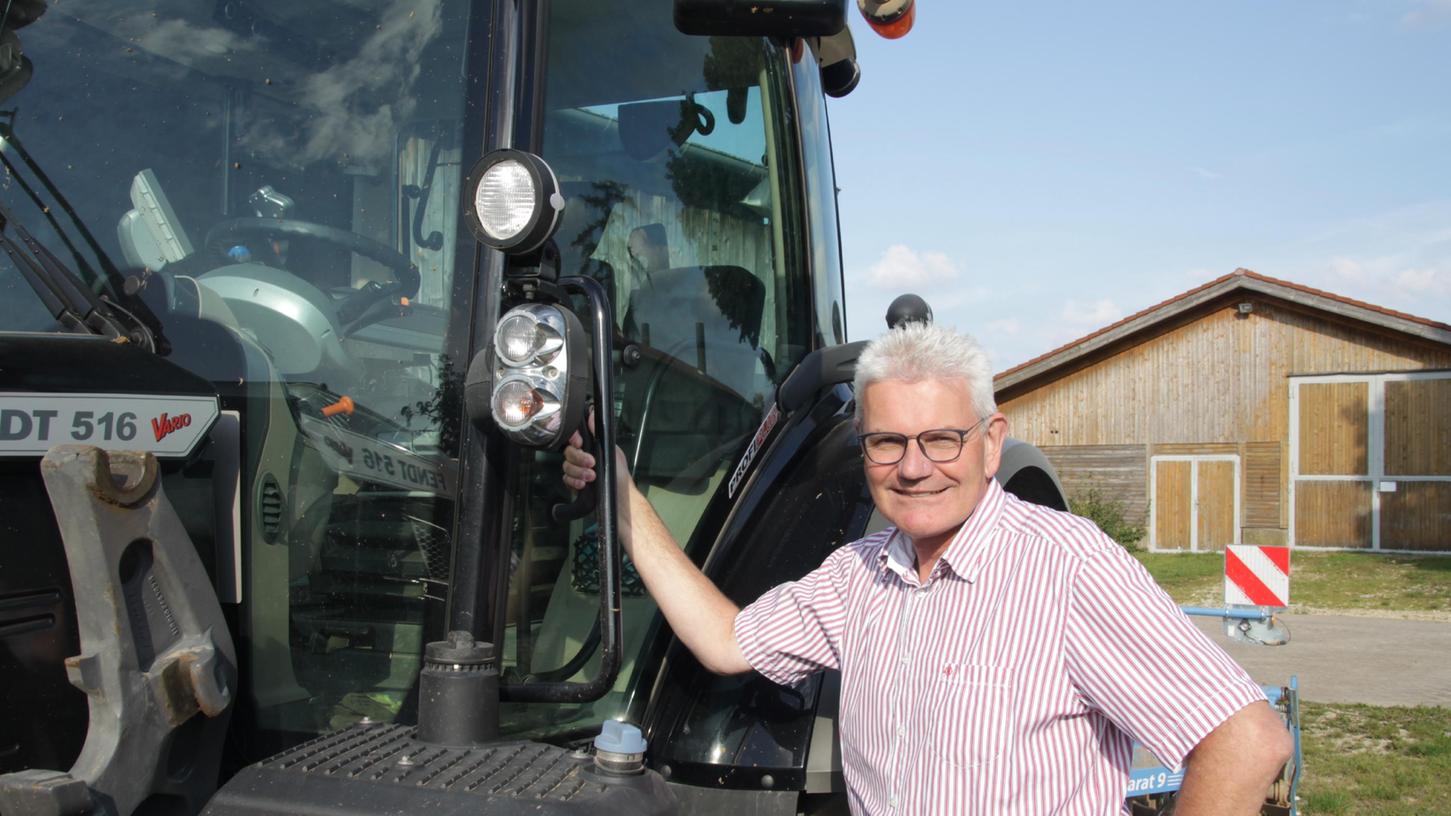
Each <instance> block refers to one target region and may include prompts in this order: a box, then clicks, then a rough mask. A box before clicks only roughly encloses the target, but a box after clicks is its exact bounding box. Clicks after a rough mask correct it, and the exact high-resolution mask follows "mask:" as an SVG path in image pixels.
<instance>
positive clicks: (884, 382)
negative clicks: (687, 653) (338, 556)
mask: <svg viewBox="0 0 1451 816" xmlns="http://www.w3.org/2000/svg"><path fill="white" fill-rule="evenodd" d="M855 388H856V394H857V403H856V410H857V414H856V422H857V424H858V429H859V431H860V432H861V434H860V439H861V445H862V450H863V454H864V457H863V460H864V467H865V469H866V477H867V482H868V484H869V486H870V489H871V493H872V498H873V499H874V500H875V501H876V505H877V508H878V510H880V511H881V513H882V515H883V516H885V517H886V518H887V519H888V520H889V521H891V522H892V523H893V524H894V525H895V526H894V527H893V528H890V529H888V530H885V531H883V532H881V533H878V534H876V535H873V536H870V537H868V538H865V539H862V540H861V541H858V542H855V543H852V544H849V545H847V546H844V547H842V548H840V549H839V550H837V551H836V552H834V553H832V554H831V555H830V556H828V557H827V559H826V561H825V562H824V563H823V564H822V565H821V566H820V567H819V568H817V569H816V570H815V571H813V572H811V573H810V574H808V575H806V576H805V577H804V578H802V579H801V580H799V581H795V582H792V583H787V584H783V585H781V586H778V587H776V588H775V589H772V590H770V591H769V592H767V593H766V594H765V595H763V596H761V598H760V599H758V600H757V601H756V602H754V603H752V604H751V605H750V606H748V607H746V608H745V609H744V610H738V609H737V608H736V606H735V605H734V604H732V603H731V602H730V601H729V600H728V599H727V598H726V597H725V596H724V595H722V594H721V593H720V592H719V590H717V589H716V588H715V586H714V585H713V584H711V582H710V581H709V579H707V578H706V577H705V576H704V575H702V574H701V573H700V571H699V570H697V569H696V567H695V566H694V564H693V563H692V562H691V561H690V560H689V559H688V558H687V557H686V556H685V555H684V553H683V552H681V550H680V548H679V547H678V546H677V545H676V544H675V542H674V541H672V540H671V538H670V535H669V533H668V532H667V531H666V529H665V527H664V525H663V524H662V523H661V521H660V519H659V517H658V516H656V515H655V513H654V511H653V510H652V509H651V508H650V505H649V503H648V502H647V501H646V499H645V498H644V496H643V495H642V494H641V493H640V492H639V490H637V489H636V488H635V486H634V484H633V483H631V482H630V481H629V479H628V478H621V479H620V482H621V490H620V495H619V497H618V499H619V504H620V508H621V512H620V533H621V537H622V539H623V541H624V543H625V546H626V547H627V548H628V549H629V551H630V554H631V556H632V558H633V559H634V562H635V565H636V568H637V569H638V570H639V572H640V575H641V577H642V578H643V579H644V582H645V585H646V588H647V589H648V590H649V591H650V593H651V595H653V596H654V598H655V599H656V601H657V602H658V603H659V605H660V609H661V610H662V611H663V612H664V614H665V616H666V618H667V620H669V621H670V625H671V627H672V628H673V629H674V630H675V633H676V635H677V636H678V637H679V638H680V639H681V641H683V642H684V643H685V645H686V646H687V647H689V648H690V650H691V651H692V652H693V653H694V654H695V655H696V657H697V658H698V659H699V660H700V662H701V663H702V664H703V665H704V666H705V667H706V668H708V669H710V670H711V671H714V672H717V673H720V674H734V673H741V672H747V671H752V670H755V671H758V672H760V673H761V674H763V675H765V676H766V677H767V678H769V679H771V680H773V681H775V682H778V683H782V684H792V683H796V682H799V681H800V680H801V679H803V678H805V677H806V676H808V675H809V674H810V673H812V672H815V671H819V670H821V669H840V670H841V675H842V705H841V713H840V727H841V754H842V766H843V773H844V775H845V779H846V784H847V791H848V796H849V800H850V804H851V808H852V811H853V812H854V813H871V814H890V813H970V814H985V815H986V814H993V815H994V816H996V815H997V814H1031V815H1032V816H1039V815H1040V814H1063V815H1064V816H1066V815H1067V814H1094V816H1099V814H1112V813H1118V812H1120V811H1121V810H1122V809H1123V806H1124V805H1123V799H1124V790H1125V788H1126V782H1127V777H1128V769H1129V765H1130V759H1131V757H1130V754H1131V742H1132V740H1133V739H1138V740H1139V741H1140V742H1142V743H1143V744H1145V745H1146V746H1147V747H1148V748H1150V749H1151V750H1152V751H1153V752H1154V753H1155V754H1156V755H1157V756H1158V757H1159V759H1160V760H1162V761H1164V762H1165V763H1166V764H1168V765H1171V766H1177V765H1179V764H1181V763H1187V765H1188V770H1187V772H1186V776H1185V780H1184V785H1183V788H1182V792H1181V794H1180V799H1179V802H1178V806H1177V810H1176V813H1177V814H1178V816H1204V814H1252V813H1258V812H1259V808H1260V803H1261V802H1262V801H1263V798H1264V794H1265V792H1266V790H1267V788H1268V786H1269V783H1270V781H1271V780H1272V779H1273V778H1274V776H1275V775H1276V774H1277V773H1278V771H1279V769H1280V768H1281V767H1282V766H1283V764H1284V762H1285V761H1286V759H1287V758H1288V757H1289V755H1290V752H1291V750H1292V745H1291V742H1290V738H1289V734H1288V732H1287V731H1286V730H1285V728H1284V726H1283V724H1282V723H1281V722H1280V720H1279V718H1278V717H1277V716H1276V714H1275V713H1274V712H1273V711H1272V710H1271V709H1270V708H1269V706H1268V705H1267V704H1266V703H1265V700H1264V696H1263V695H1262V694H1261V692H1260V689H1259V686H1257V685H1256V684H1255V683H1254V682H1253V681H1251V680H1250V678H1249V677H1248V676H1247V675H1246V674H1245V673H1244V671H1243V670H1241V669H1240V668H1239V667H1238V666H1236V665H1235V664H1234V663H1233V661H1231V660H1230V659H1229V657H1228V656H1226V655H1225V654H1224V653H1223V651H1221V650H1220V649H1219V648H1218V647H1216V646H1215V645H1214V644H1213V643H1211V642H1210V641H1209V640H1208V639H1207V638H1205V637H1204V636H1203V635H1202V634H1200V633H1199V631H1198V630H1197V629H1195V628H1194V627H1193V626H1192V625H1191V624H1189V622H1188V621H1187V619H1185V617H1184V616H1183V615H1182V614H1181V613H1180V612H1179V610H1178V608H1177V607H1176V606H1175V605H1174V603H1173V602H1172V601H1171V600H1170V599H1169V598H1168V596H1167V595H1165V594H1164V592H1163V591H1162V590H1160V589H1159V588H1158V586H1157V585H1156V584H1154V582H1153V579H1152V578H1150V577H1149V575H1148V573H1147V572H1146V571H1144V569H1143V568H1142V567H1141V566H1140V565H1139V564H1138V563H1137V562H1136V561H1134V560H1133V559H1132V558H1131V557H1130V556H1128V554H1127V553H1126V552H1125V551H1124V550H1123V548H1122V547H1120V546H1118V545H1117V544H1115V543H1114V542H1113V541H1112V540H1110V539H1109V538H1108V537H1107V536H1105V535H1103V533H1102V532H1101V531H1099V529H1098V528H1097V527H1095V526H1094V525H1093V523H1092V522H1089V521H1087V520H1085V519H1082V518H1079V517H1077V516H1073V515H1069V514H1067V513H1061V512H1057V511H1053V510H1048V509H1046V508H1042V507H1038V506H1037V505H1032V504H1028V503H1025V502H1021V501H1019V500H1017V499H1016V498H1014V497H1012V496H1009V495H1007V494H1006V493H1004V492H1003V490H1002V489H1001V488H1000V487H999V486H998V484H997V483H996V482H995V481H993V475H994V474H995V473H996V471H997V468H998V462H999V457H1000V454H1001V452H1002V445H1003V440H1004V439H1005V437H1006V436H1007V430H1008V428H1007V425H1008V423H1007V419H1006V418H1005V417H1004V416H1003V415H1002V414H1000V413H998V412H997V409H996V406H995V405H994V403H993V399H992V379H991V373H990V371H989V368H988V364H987V359H986V357H985V355H984V354H983V352H982V350H981V349H980V348H979V347H978V346H977V344H976V342H974V341H973V340H972V339H971V338H968V337H964V336H962V335H959V334H956V333H955V332H953V331H951V330H949V329H945V328H942V327H938V326H930V325H924V324H920V323H914V324H908V325H907V326H905V327H902V328H898V329H894V330H892V331H890V332H888V333H887V334H885V335H883V336H882V337H881V338H879V339H877V340H876V341H875V342H873V343H872V344H870V345H869V346H868V347H867V349H866V350H865V351H864V352H863V353H862V355H861V358H860V360H859V361H858V363H857V372H856V383H855ZM565 455H566V464H565V482H566V484H568V485H570V486H571V487H573V488H575V489H578V488H580V487H582V486H583V485H584V483H585V482H588V481H591V480H592V479H593V477H594V471H593V466H594V460H593V458H592V457H591V456H590V455H589V454H587V453H585V452H584V451H583V450H581V449H579V448H578V447H577V446H571V447H570V448H568V449H566V452H565ZM617 459H619V467H618V470H619V472H620V473H621V474H624V473H625V472H626V471H625V466H624V462H623V460H622V459H620V457H619V455H618V454H617Z"/></svg>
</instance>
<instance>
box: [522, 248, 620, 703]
mask: <svg viewBox="0 0 1451 816" xmlns="http://www.w3.org/2000/svg"><path fill="white" fill-rule="evenodd" d="M559 286H561V287H562V288H564V289H566V290H569V291H574V292H578V293H580V294H583V295H584V296H585V298H586V299H588V300H589V305H590V315H589V317H590V323H591V341H592V351H593V354H592V356H593V363H594V402H595V406H596V410H595V414H594V416H595V439H596V441H597V446H596V448H595V470H596V472H597V473H598V474H599V479H598V480H596V482H595V485H596V487H595V489H596V491H598V493H599V494H600V495H602V496H603V501H599V502H597V507H596V512H597V514H598V520H599V530H600V533H599V535H600V548H599V559H600V615H599V620H598V624H599V633H600V643H601V645H602V646H603V651H602V652H601V654H600V670H599V673H598V674H596V675H595V676H594V678H593V679H591V680H589V681H587V682H584V683H567V682H555V683H538V682H535V683H528V682H526V683H521V684H517V685H501V686H500V688H499V697H500V699H502V700H506V701H509V702H516V703H587V702H591V701H594V700H598V699H600V698H601V697H603V696H605V694H606V693H608V692H609V690H610V689H611V688H613V687H614V685H615V680H616V679H617V678H618V677H619V676H620V662H621V652H622V651H623V650H624V647H623V645H622V644H621V639H620V545H619V537H618V536H617V535H616V522H615V510H616V508H615V501H614V500H615V478H616V477H615V456H614V453H615V419H614V416H613V413H614V412H613V411H612V410H611V409H610V406H611V405H612V404H613V403H612V402H611V396H612V395H613V394H614V393H615V387H614V369H613V366H612V363H611V359H610V341H611V329H612V328H613V326H614V320H613V319H612V318H611V316H610V315H609V314H608V310H609V309H610V308H611V307H610V301H609V298H608V297H607V296H606V294H605V289H604V287H603V286H601V285H600V283H599V281H597V280H595V279H593V278H587V277H582V276H572V277H567V278H560V280H559Z"/></svg>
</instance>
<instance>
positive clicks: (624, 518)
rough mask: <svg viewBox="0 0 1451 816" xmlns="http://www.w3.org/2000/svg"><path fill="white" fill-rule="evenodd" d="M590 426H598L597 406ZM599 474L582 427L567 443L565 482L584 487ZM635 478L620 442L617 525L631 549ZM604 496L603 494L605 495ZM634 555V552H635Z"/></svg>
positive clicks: (592, 481)
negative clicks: (596, 420)
mask: <svg viewBox="0 0 1451 816" xmlns="http://www.w3.org/2000/svg"><path fill="white" fill-rule="evenodd" d="M588 421H589V429H590V432H591V433H593V432H594V429H595V415H594V409H592V408H591V409H590V412H589V420H588ZM597 478H599V475H598V473H596V472H595V458H594V454H592V453H590V452H589V451H587V450H585V449H584V439H583V437H582V436H581V435H580V433H579V431H575V432H574V433H573V434H572V435H571V436H570V437H569V443H568V444H566V445H565V446H564V485H565V487H568V488H569V489H570V490H576V491H578V490H584V489H585V487H586V486H588V485H590V484H593V483H594V481H595V479H597ZM634 486H635V482H634V479H633V478H632V477H631V476H630V469H629V465H628V463H627V462H626V461H625V454H624V451H621V450H620V449H619V447H618V446H616V447H615V508H616V509H615V526H616V529H617V530H618V531H619V534H620V539H621V541H622V543H623V544H624V545H625V550H626V551H627V552H628V551H629V549H630V540H631V535H630V492H631V489H632V488H634ZM601 500H603V497H601ZM631 555H633V553H631Z"/></svg>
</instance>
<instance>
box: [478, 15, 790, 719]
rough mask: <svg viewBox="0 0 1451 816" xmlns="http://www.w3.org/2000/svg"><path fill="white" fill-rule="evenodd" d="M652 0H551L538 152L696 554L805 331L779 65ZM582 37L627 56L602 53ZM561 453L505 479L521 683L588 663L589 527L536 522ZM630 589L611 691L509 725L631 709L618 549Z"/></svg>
mask: <svg viewBox="0 0 1451 816" xmlns="http://www.w3.org/2000/svg"><path fill="white" fill-rule="evenodd" d="M645 5H646V4H627V3H620V4H615V3H599V4H588V3H575V2H557V3H554V4H552V17H551V30H550V44H549V54H550V64H549V69H548V77H549V83H548V89H547V92H546V94H545V111H544V116H543V122H544V131H543V134H542V151H541V152H542V155H543V156H544V158H545V159H546V160H547V161H548V162H549V163H550V165H551V167H553V168H554V170H555V172H556V173H557V174H558V176H559V180H560V186H561V192H562V193H563V195H564V197H565V201H566V206H565V211H564V214H563V221H562V224H561V227H560V229H559V231H558V232H557V233H556V239H555V240H556V242H557V244H558V245H559V248H560V251H561V256H562V261H563V274H576V275H588V276H592V277H595V278H597V279H599V280H600V281H601V282H602V283H603V284H604V286H605V289H606V291H608V292H609V293H611V298H612V300H613V313H614V318H615V326H614V329H613V331H614V333H615V347H616V354H615V359H614V366H615V378H616V392H615V394H614V399H613V404H612V405H611V406H610V407H611V409H612V410H613V411H614V412H615V414H616V417H617V423H616V427H617V429H618V433H619V438H618V440H617V441H618V443H619V445H620V447H621V448H622V450H623V451H624V452H625V455H626V458H627V460H628V463H629V468H630V471H631V473H632V474H633V476H634V479H635V481H636V483H637V484H639V485H640V487H641V489H642V490H643V491H645V493H646V494H647V495H648V496H649V498H650V501H651V502H652V504H653V505H654V506H655V508H656V509H657V510H658V511H659V512H660V515H661V517H662V518H663V519H664V521H665V523H666V524H667V526H668V527H669V528H670V531H671V533H672V534H673V535H674V537H675V538H676V540H677V541H679V542H681V544H682V546H688V547H690V548H691V551H692V552H694V553H699V554H700V556H701V557H703V553H704V551H705V549H707V548H708V547H709V546H710V543H711V540H713V536H712V535H711V534H710V533H708V532H705V531H707V530H712V529H714V525H712V524H705V523H703V521H704V519H706V518H708V517H709V516H710V513H711V508H712V507H715V506H719V503H718V500H720V499H723V498H724V496H723V494H725V493H726V492H727V491H728V484H729V481H730V475H731V472H732V471H733V469H734V468H735V467H736V465H737V463H738V462H739V461H740V459H741V456H742V454H743V452H744V450H745V448H746V446H747V445H748V444H749V442H750V440H751V438H752V436H753V435H754V434H755V432H756V429H757V428H758V427H759V426H760V424H761V422H762V420H763V418H764V417H765V415H766V412H767V411H768V409H769V407H770V406H771V405H772V403H773V395H774V392H775V387H776V385H777V383H778V382H779V380H780V378H781V377H782V376H784V374H785V373H786V371H788V370H789V368H790V366H791V365H792V364H793V363H794V361H795V357H796V356H798V355H799V354H800V353H802V350H803V349H804V348H805V347H806V343H807V338H809V332H810V324H811V317H810V313H809V292H806V291H805V289H804V287H803V285H802V283H801V280H803V279H804V276H803V275H802V274H801V273H800V271H799V270H800V267H799V265H794V264H793V263H791V262H790V259H791V258H792V257H793V256H792V252H794V249H793V247H794V244H793V243H792V240H794V239H790V238H788V236H790V235H792V234H793V233H792V232H791V226H792V225H799V224H800V223H801V221H802V220H803V216H802V215H801V214H800V212H799V210H800V209H801V208H800V206H799V205H798V204H796V203H795V198H793V196H792V193H791V192H790V191H791V190H792V189H794V188H793V186H792V185H794V184H795V182H794V180H793V179H792V178H790V169H789V167H790V162H791V159H790V158H789V155H788V154H789V145H788V144H787V140H786V138H785V137H784V135H783V134H784V133H786V132H788V131H789V130H790V128H789V126H788V125H787V124H786V123H785V122H783V116H785V115H787V112H789V111H790V109H791V105H790V99H789V93H790V87H789V82H788V81H787V75H788V72H789V69H788V68H787V65H786V60H785V59H784V57H783V55H782V54H781V53H780V51H779V50H778V49H776V48H775V47H773V46H771V45H770V44H768V43H766V42H765V41H762V40H755V39H748V38H696V37H686V36H683V35H681V34H679V33H678V32H676V31H675V30H674V28H673V26H672V25H671V23H670V18H669V15H668V14H665V15H662V14H659V13H658V9H650V8H645ZM585 42H589V43H599V42H610V43H612V44H613V45H612V53H616V54H628V55H631V56H630V57H629V58H628V59H624V58H621V59H611V60H606V61H600V60H598V59H596V58H595V57H594V54H595V50H594V46H590V47H583V43H585ZM793 269H795V270H797V273H796V276H793V274H792V273H791V270H793ZM558 467H559V465H558V457H557V455H555V454H535V455H533V456H532V458H531V459H530V461H529V466H528V467H527V468H524V469H522V470H521V472H520V473H519V475H518V478H517V483H516V487H515V489H514V495H515V496H516V497H517V499H516V500H517V501H519V502H520V504H519V505H516V512H517V513H518V525H517V530H518V535H517V537H516V540H515V543H514V546H515V553H516V556H517V557H516V563H517V566H516V567H515V569H514V573H513V576H512V582H511V590H510V599H509V604H510V607H509V614H508V616H507V622H506V631H505V637H504V648H503V655H504V659H503V662H504V667H505V672H506V675H508V676H509V677H508V678H506V679H512V680H514V681H518V680H521V679H524V678H530V677H532V678H536V679H550V680H573V681H576V682H581V681H584V680H587V679H588V678H590V677H592V676H593V675H594V673H595V672H596V667H597V666H598V663H599V659H598V634H597V631H598V630H597V620H596V619H597V612H598V609H599V598H598V592H599V583H598V576H599V570H598V565H597V561H596V558H597V553H598V542H597V536H596V531H595V529H594V527H593V525H592V522H591V521H586V522H584V523H575V524H573V525H571V526H569V527H561V526H558V525H553V524H551V523H550V522H549V521H548V511H549V507H550V505H551V504H552V503H553V502H556V501H560V500H561V499H563V498H564V495H563V491H562V488H561V486H560V484H559V479H558ZM717 512H718V511H717ZM623 594H624V596H625V597H624V599H623V602H622V603H623V610H622V615H623V618H624V631H623V641H624V660H623V667H622V671H621V674H620V677H619V680H618V681H617V684H616V686H615V688H614V690H613V692H612V693H611V694H609V695H608V696H606V697H605V698H604V699H602V700H600V701H598V702H596V703H593V704H587V705H557V704H555V705H548V706H545V705H526V704H509V705H506V706H505V709H504V716H503V719H504V723H503V727H504V729H505V731H507V732H512V733H518V734H534V735H545V736H554V737H565V736H567V735H569V734H571V733H574V732H580V733H583V732H585V731H588V730H590V729H591V728H597V726H598V722H599V721H600V720H601V719H607V718H616V717H624V716H627V715H628V711H629V705H630V700H631V699H632V697H633V692H634V690H635V688H636V687H637V685H638V684H639V683H641V682H648V677H647V676H646V675H645V674H644V669H645V665H646V663H648V661H646V660H644V659H643V650H645V649H648V648H650V647H651V643H652V638H651V633H652V632H654V631H656V627H658V625H659V623H658V620H657V615H656V608H655V605H654V603H653V602H652V601H651V600H650V598H649V597H648V596H647V595H646V593H645V592H644V588H643V586H642V585H641V584H640V581H639V578H638V576H637V575H636V574H635V573H634V570H633V568H632V567H630V566H628V565H627V566H626V567H625V569H624V572H623Z"/></svg>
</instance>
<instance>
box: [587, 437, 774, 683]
mask: <svg viewBox="0 0 1451 816" xmlns="http://www.w3.org/2000/svg"><path fill="white" fill-rule="evenodd" d="M589 423H590V429H591V430H593V429H594V414H593V413H591V414H590V417H589ZM583 444H584V443H583V441H582V440H581V439H580V435H579V434H578V433H575V434H574V435H573V436H571V437H570V439H569V444H568V445H566V446H565V448H564V483H565V485H567V486H568V487H570V488H572V489H574V490H583V489H584V487H585V485H588V484H590V483H592V482H594V481H595V479H596V475H595V457H594V455H593V454H591V453H589V452H588V451H586V450H584V448H583ZM615 483H616V489H615V498H616V503H615V522H616V525H617V528H618V530H619V534H620V541H621V543H623V544H624V546H625V550H626V551H627V552H629V554H630V558H631V559H633V560H634V562H635V569H636V570H637V571H639V573H640V579H641V580H643V581H644V582H645V588H646V589H647V590H649V591H650V596H651V597H652V598H654V599H655V602H656V603H657V604H659V605H660V611H661V612H663V613H664V614H665V619H666V620H667V621H669V622H670V626H671V628H672V629H674V630H675V635H676V637H678V638H680V640H681V642H682V643H684V644H685V645H686V647H687V648H689V649H690V651H691V652H692V653H694V654H695V657H696V659H698V660H699V661H700V663H701V665H703V666H705V667H706V668H707V669H709V670H710V671H713V672H715V673H717V674H740V673H742V672H748V671H750V670H751V664H750V663H748V662H746V658H745V656H744V655H742V654H741V649H740V646H739V645H738V644H737V643H736V635H735V621H736V613H737V612H739V611H740V609H739V608H738V607H737V606H736V605H735V604H733V603H731V601H730V599H729V598H727V597H726V596H725V595H723V594H721V591H720V590H719V589H717V588H716V586H715V584H713V583H711V581H710V579H709V578H706V577H705V575H704V573H702V572H701V571H700V569H699V568H697V567H696V566H695V562H693V561H691V560H690V558H689V557H687V556H686V555H685V553H684V552H683V551H681V549H680V545H679V544H676V543H675V539H674V538H673V537H671V535H670V531H669V530H668V529H667V528H666V527H665V522H663V521H661V520H660V516H658V515H657V514H656V513H655V509H654V508H653V507H651V506H650V502H649V501H648V500H647V499H646V498H645V495H644V494H643V493H641V492H640V490H639V489H638V488H637V487H635V481H634V479H632V478H631V477H630V471H629V468H628V467H627V463H626V462H625V455H624V453H622V452H621V451H620V449H619V448H615ZM600 500H601V501H604V500H605V498H604V497H603V496H601V497H600Z"/></svg>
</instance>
